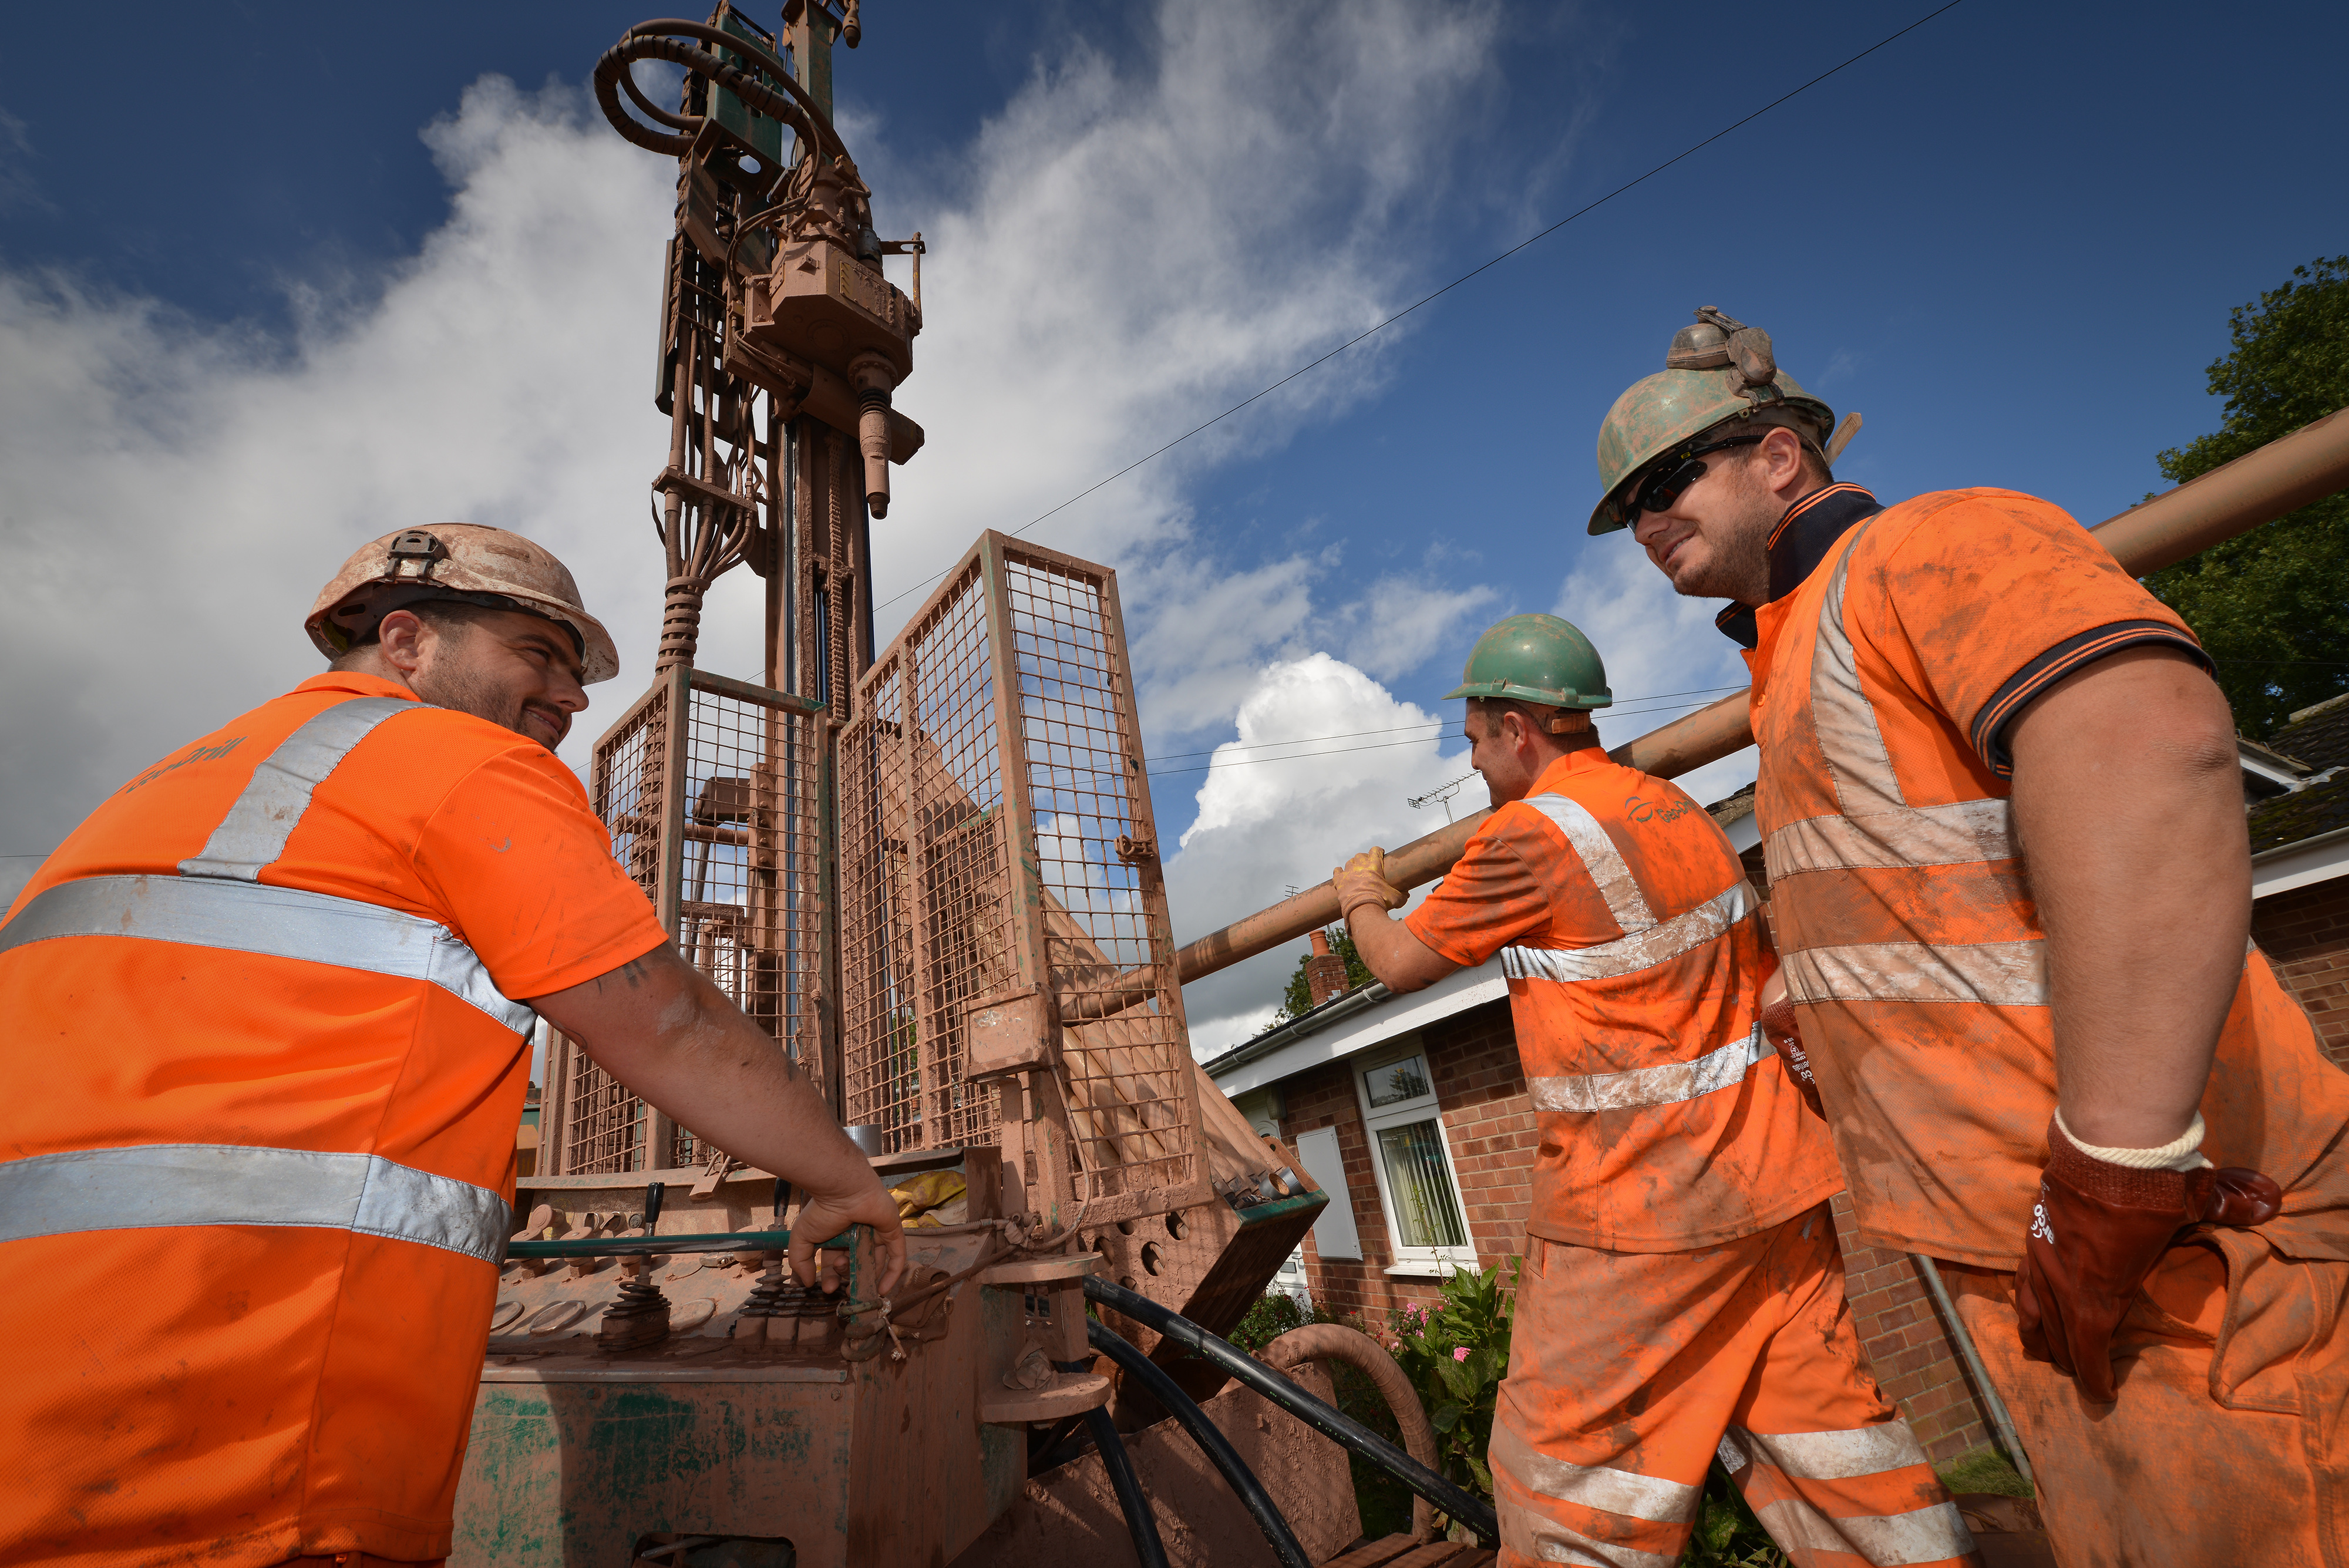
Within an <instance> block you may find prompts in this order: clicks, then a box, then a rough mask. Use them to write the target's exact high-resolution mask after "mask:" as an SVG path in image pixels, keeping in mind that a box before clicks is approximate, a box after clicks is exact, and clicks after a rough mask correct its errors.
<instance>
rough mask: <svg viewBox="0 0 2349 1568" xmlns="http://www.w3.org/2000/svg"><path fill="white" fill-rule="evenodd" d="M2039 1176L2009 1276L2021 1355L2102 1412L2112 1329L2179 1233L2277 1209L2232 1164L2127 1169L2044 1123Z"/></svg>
mask: <svg viewBox="0 0 2349 1568" xmlns="http://www.w3.org/2000/svg"><path fill="white" fill-rule="evenodd" d="M2047 1150H2048V1159H2047V1168H2046V1169H2045V1170H2044V1171H2042V1172H2041V1173H2040V1177H2039V1203H2038V1206H2037V1207H2036V1208H2034V1209H2033V1210H2032V1211H2031V1233H2030V1234H2029V1235H2028V1236H2026V1237H2025V1238H2024V1239H2023V1266H2022V1268H2021V1269H2019V1270H2017V1271H2016V1272H2015V1276H2014V1313H2015V1318H2016V1320H2017V1326H2018V1327H2019V1328H2020V1330H2021V1332H2022V1336H2023V1355H2025V1356H2027V1357H2029V1358H2030V1359H2031V1360H2033V1361H2052V1362H2054V1364H2055V1368H2056V1370H2057V1371H2059V1372H2063V1373H2065V1374H2067V1375H2069V1376H2072V1377H2074V1378H2076V1379H2077V1380H2078V1382H2079V1385H2080V1392H2081V1393H2082V1394H2083V1395H2085V1396H2086V1397H2088V1398H2090V1399H2094V1400H2096V1401H2098V1402H2099V1403H2102V1404H2107V1405H2109V1404H2111V1403H2112V1402H2113V1400H2114V1399H2116V1398H2117V1397H2119V1396H2118V1395H2117V1394H2116V1391H2115V1390H2114V1387H2113V1361H2112V1342H2113V1331H2114V1330H2115V1329H2116V1328H2117V1327H2119V1326H2120V1321H2121V1319H2122V1317H2123V1316H2124V1315H2126V1314H2127V1312H2128V1309H2129V1306H2130V1303H2133V1302H2134V1301H2136V1299H2137V1287H2138V1286H2139V1285H2141V1284H2143V1283H2144V1282H2145V1277H2146V1276H2147V1274H2150V1273H2151V1272H2153V1267H2154V1265H2155V1264H2156V1263H2158V1262H2161V1255H2162V1253H2164V1252H2166V1251H2168V1250H2169V1246H2170V1243H2171V1242H2173V1241H2176V1240H2177V1239H2178V1232H2179V1231H2183V1230H2184V1229H2186V1227H2188V1226H2189V1225H2197V1224H2202V1225H2239V1226H2240V1225H2257V1224H2260V1223H2261V1222H2262V1221H2263V1220H2272V1219H2274V1218H2275V1216H2276V1214H2277V1212H2278V1211H2279V1210H2281V1209H2282V1207H2283V1192H2282V1189H2281V1188H2279V1187H2277V1185H2276V1183H2275V1180H2274V1179H2273V1178H2271V1177H2268V1176H2263V1175H2261V1173H2260V1172H2258V1171H2256V1170H2246V1169H2244V1168H2241V1167H2240V1166H2230V1167H2228V1168H2225V1169H2223V1170H2213V1169H2211V1168H2209V1167H2208V1166H2206V1167H2204V1168H2202V1169H2200V1170H2131V1169H2129V1168H2127V1167H2126V1166H2119V1165H2112V1164H2108V1163H2106V1161H2104V1160H2101V1159H2097V1158H2094V1157H2093V1156H2090V1155H2087V1154H2084V1153H2082V1152H2081V1150H2080V1147H2079V1146H2078V1145H2077V1144H2075V1143H2074V1142H2073V1141H2072V1140H2071V1139H2070V1138H2068V1137H2064V1129H2063V1128H2062V1127H2059V1126H2057V1125H2056V1124H2055V1123H2054V1122H2053V1121H2050V1122H2049V1123H2048V1124H2047Z"/></svg>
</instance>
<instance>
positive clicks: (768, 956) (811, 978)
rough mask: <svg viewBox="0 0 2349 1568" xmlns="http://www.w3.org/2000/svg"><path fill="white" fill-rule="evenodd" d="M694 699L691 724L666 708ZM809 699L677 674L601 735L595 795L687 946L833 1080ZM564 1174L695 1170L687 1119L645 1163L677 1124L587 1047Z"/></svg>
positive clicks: (818, 776)
mask: <svg viewBox="0 0 2349 1568" xmlns="http://www.w3.org/2000/svg"><path fill="white" fill-rule="evenodd" d="M680 701H682V705H683V706H684V708H685V711H686V715H687V718H686V723H685V726H684V731H685V732H684V733H683V735H681V736H679V735H676V734H674V733H672V732H671V729H670V723H669V715H670V713H671V711H672V710H673V708H674V707H676V706H678V704H679V703H680ZM812 706H813V704H812V703H810V702H808V701H805V700H803V699H801V698H796V697H792V696H789V695H787V694H785V693H782V692H778V691H768V690H767V689H766V688H764V687H760V686H753V685H750V684H749V683H748V682H744V681H738V680H727V679H725V678H724V677H721V676H716V675H711V674H709V673H708V672H706V671H701V670H685V669H683V668H681V667H680V668H678V669H676V670H669V671H666V672H664V674H663V675H662V676H661V677H660V678H659V679H658V680H656V682H655V684H654V686H653V688H652V690H651V691H647V693H646V694H645V695H644V697H643V698H641V699H639V700H638V701H637V702H636V705H635V706H633V707H632V708H630V709H629V710H628V711H627V712H626V713H624V714H622V715H621V717H620V720H619V722H616V723H615V724H614V725H613V726H612V727H611V729H610V730H609V731H607V732H605V735H604V738H603V739H602V740H600V741H598V742H596V745H595V774H594V787H593V797H594V801H595V813H596V815H598V816H600V817H601V818H603V820H604V822H605V826H607V827H609V828H610V829H611V833H612V851H613V855H614V857H615V858H616V859H617V860H618V861H619V863H620V865H621V866H622V867H624V868H625V869H626V871H627V873H628V875H629V876H630V877H632V878H633V879H634V880H635V881H636V885H637V886H638V887H640V888H644V889H645V893H646V896H647V898H651V899H652V901H653V906H654V909H655V910H656V911H657V913H658V915H659V917H660V919H661V920H662V923H663V924H664V925H666V926H667V928H668V929H669V930H670V931H671V932H672V933H674V934H675V937H676V940H677V943H678V950H679V951H681V952H682V953H684V954H685V956H686V957H687V958H688V960H690V961H692V963H693V965H694V967H695V968H697V969H698V970H700V971H701V972H702V973H704V974H706V975H708V976H709V978H710V980H711V981H714V982H715V983H716V984H717V985H718V987H719V990H721V991H723V992H725V993H726V994H727V995H728V996H729V997H730V998H732V999H733V1001H734V1002H735V1004H736V1005H737V1006H739V1007H740V1008H741V1009H742V1011H743V1012H746V1013H748V1014H749V1015H750V1017H751V1019H753V1020H754V1021H755V1022H757V1023H758V1024H759V1025H760V1026H761V1028H763V1029H765V1030H766V1031H767V1033H770V1034H771V1035H773V1036H774V1037H775V1039H776V1040H777V1041H778V1042H780V1043H781V1044H782V1046H783V1048H784V1049H785V1050H786V1051H787V1052H789V1053H790V1054H791V1055H792V1059H793V1060H794V1061H796V1062H798V1063H799V1064H801V1067H802V1071H804V1072H806V1073H808V1074H809V1075H811V1076H813V1077H815V1078H817V1079H818V1081H819V1082H821V1080H822V1077H823V1051H822V1050H821V1048H820V1044H819V1042H818V1039H817V1027H818V1021H817V1016H816V1003H815V998H816V993H817V992H818V990H819V989H820V987H819V979H818V977H819V973H820V967H821V960H822V951H823V892H824V889H823V844H822V839H821V832H820V827H819V824H820V822H821V820H822V804H823V803H822V787H823V750H822V746H823V742H822V737H821V732H820V730H821V725H822V722H823V721H822V720H821V718H819V717H818V716H816V715H815V714H813V713H812V712H811V711H809V710H810V709H811V708H812ZM571 1055H572V1059H571V1061H570V1062H569V1064H568V1066H567V1071H566V1074H565V1083H564V1094H563V1101H562V1104H561V1106H560V1107H559V1115H560V1126H559V1127H558V1128H557V1129H556V1133H555V1140H554V1141H556V1143H557V1147H559V1148H560V1150H561V1155H560V1158H561V1164H560V1165H559V1167H558V1169H559V1170H560V1171H561V1172H562V1173H564V1174H565V1175H586V1174H595V1173H601V1172H609V1171H623V1170H641V1169H648V1168H672V1167H676V1166H681V1165H690V1164H695V1163H698V1162H699V1161H702V1160H704V1159H707V1158H709V1157H710V1155H711V1154H712V1153H713V1152H714V1151H712V1150H709V1149H708V1148H705V1147H702V1146H701V1144H700V1143H699V1141H698V1139H697V1138H696V1137H694V1136H693V1134H692V1133H691V1132H690V1131H689V1130H688V1129H686V1128H683V1127H677V1128H674V1129H668V1147H667V1149H666V1150H661V1151H656V1153H657V1158H647V1142H648V1141H649V1140H650V1139H651V1138H652V1137H653V1136H654V1130H655V1127H656V1126H658V1127H662V1128H665V1129H666V1128H667V1121H666V1119H665V1118H657V1117H655V1116H652V1115H651V1114H650V1113H649V1110H648V1108H647V1106H645V1104H644V1102H643V1101H642V1100H641V1099H639V1098H638V1097H637V1096H635V1095H632V1094H630V1093H628V1092H627V1091H626V1089H625V1088H623V1087H622V1086H621V1085H619V1084H617V1083H616V1082H615V1081H614V1080H613V1079H612V1077H611V1075H609V1074H607V1073H605V1071H604V1070H603V1069H602V1068H601V1067H598V1066H596V1065H595V1063H594V1062H592V1061H590V1060H588V1059H587V1057H586V1056H585V1054H579V1053H576V1052H574V1053H572V1054H571Z"/></svg>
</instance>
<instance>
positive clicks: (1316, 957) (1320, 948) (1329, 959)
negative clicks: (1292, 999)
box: [1305, 931, 1347, 1007]
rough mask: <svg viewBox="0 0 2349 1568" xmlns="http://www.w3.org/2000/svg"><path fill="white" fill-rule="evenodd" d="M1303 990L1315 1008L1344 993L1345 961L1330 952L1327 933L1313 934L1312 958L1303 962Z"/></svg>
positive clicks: (1345, 988) (1345, 987)
mask: <svg viewBox="0 0 2349 1568" xmlns="http://www.w3.org/2000/svg"><path fill="white" fill-rule="evenodd" d="M1305 989H1306V992H1307V993H1308V994H1309V995H1310V996H1311V997H1312V998H1313V1005H1314V1006H1316V1007H1319V1006H1320V1005H1321V1004H1322V1003H1323V1002H1327V1001H1329V1000H1330V998H1331V997H1333V996H1343V995H1344V994H1345V993H1346V990H1347V986H1346V961H1345V960H1344V959H1341V958H1340V957H1339V956H1338V955H1337V954H1336V953H1333V952H1331V951H1330V935H1329V933H1328V932H1327V931H1316V932H1314V933H1313V956H1312V957H1311V958H1309V959H1307V960H1306V961H1305Z"/></svg>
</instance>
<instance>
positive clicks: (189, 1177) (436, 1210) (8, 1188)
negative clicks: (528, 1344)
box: [0, 1143, 513, 1264]
mask: <svg viewBox="0 0 2349 1568" xmlns="http://www.w3.org/2000/svg"><path fill="white" fill-rule="evenodd" d="M184 1225H299V1226H315V1227H318V1228H321V1229H326V1230H336V1231H358V1232H360V1233H361V1234H363V1235H368V1236H384V1237H388V1238H389V1239H390V1240H392V1241H414V1242H417V1243H419V1245H422V1246H426V1247H437V1248H439V1249H440V1250H441V1251H446V1252H459V1253H462V1254H463V1255H464V1256H466V1257H469V1258H479V1259H481V1261H482V1262H487V1263H492V1264H494V1263H496V1262H500V1261H501V1260H502V1258H503V1257H504V1256H505V1243H506V1237H507V1235H508V1234H509V1233H510V1232H511V1231H512V1229H513V1210H512V1209H510V1208H509V1207H507V1204H506V1200H505V1199H502V1198H501V1197H499V1196H498V1195H497V1194H496V1193H494V1192H492V1191H491V1190H489V1189H487V1188H483V1187H476V1186H474V1185H473V1184H472V1183H471V1182H470V1181H458V1180H455V1179H451V1178H450V1177H446V1176H434V1175H431V1174H429V1172H426V1171H421V1170H417V1169H414V1168H411V1167H409V1166H405V1165H400V1164H398V1163H396V1162H395V1161H392V1160H388V1159H385V1158H382V1157H381V1156H379V1155H371V1154H316V1153H313V1152H310V1151H308V1150H305V1149H294V1148H255V1147H245V1146H243V1145H238V1144H212V1143H166V1144H148V1145H143V1146H141V1147H135V1148H98V1149H81V1150H77V1151H75V1152H73V1153H70V1154H44V1155H38V1156H36V1157H35V1158H31V1159H18V1160H10V1161H8V1162H6V1163H5V1164H0V1241H23V1240H24V1239H26V1237H30V1236H64V1235H76V1234H79V1233H81V1232H84V1231H141V1230H147V1229H150V1228H154V1227H177V1226H184Z"/></svg>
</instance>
